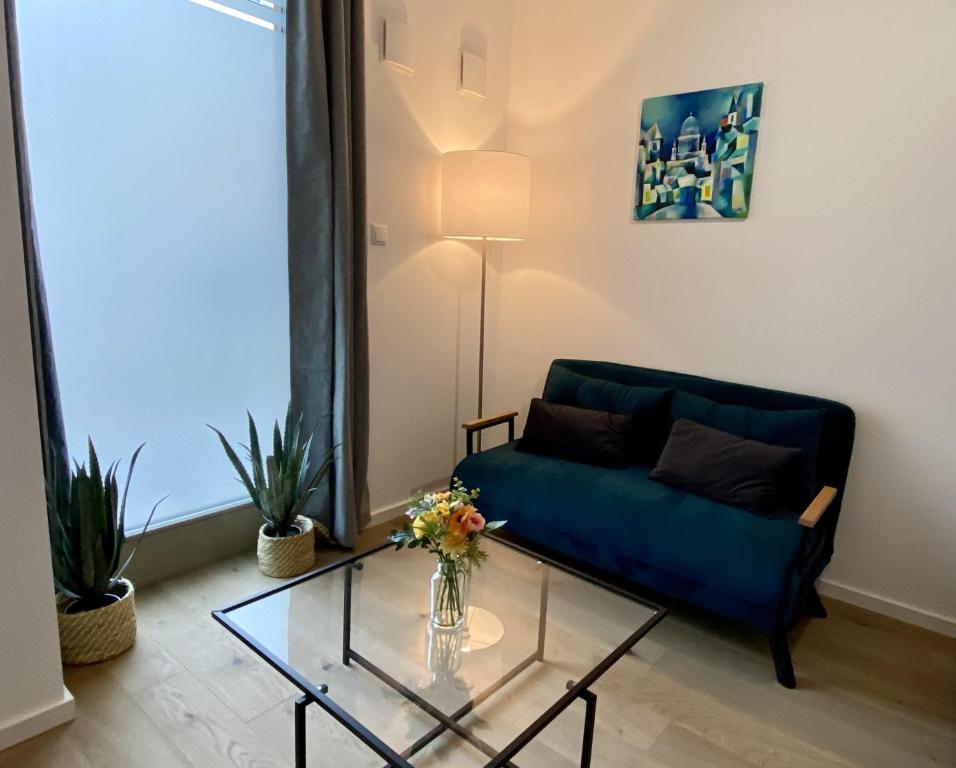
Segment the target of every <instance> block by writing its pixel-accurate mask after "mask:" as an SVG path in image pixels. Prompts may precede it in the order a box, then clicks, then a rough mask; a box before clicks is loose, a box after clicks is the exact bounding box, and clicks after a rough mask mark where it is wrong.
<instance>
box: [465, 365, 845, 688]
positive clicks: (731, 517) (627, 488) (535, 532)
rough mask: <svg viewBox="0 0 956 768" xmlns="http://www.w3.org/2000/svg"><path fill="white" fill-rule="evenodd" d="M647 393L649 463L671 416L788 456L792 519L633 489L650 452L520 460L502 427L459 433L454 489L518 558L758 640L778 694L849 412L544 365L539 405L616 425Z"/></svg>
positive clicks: (679, 381)
mask: <svg viewBox="0 0 956 768" xmlns="http://www.w3.org/2000/svg"><path fill="white" fill-rule="evenodd" d="M585 390H587V391H588V392H590V393H591V394H590V395H587V396H585V394H584V393H585ZM595 392H596V393H598V398H597V402H595V395H594V393H595ZM647 392H652V393H653V392H657V395H656V396H658V397H659V399H658V400H657V401H656V402H658V403H659V405H660V408H661V410H660V413H659V414H658V416H656V417H654V412H653V411H650V412H649V411H647V410H646V409H645V411H644V412H643V419H644V422H643V424H642V428H643V429H645V430H653V429H660V430H661V434H660V437H659V440H658V450H657V453H659V446H661V445H662V444H663V442H664V440H665V439H666V435H667V432H668V430H669V425H670V424H671V423H672V421H673V419H675V418H677V417H680V416H685V417H689V418H692V419H695V420H698V421H701V422H703V423H708V425H709V426H713V427H716V428H719V429H724V430H725V431H728V432H734V433H736V434H739V435H740V436H742V437H749V438H753V439H763V440H764V442H776V443H778V444H783V445H789V446H790V447H799V448H801V449H802V450H803V454H801V455H802V456H803V458H804V459H805V462H804V465H805V466H804V469H803V470H801V471H802V472H804V474H805V480H806V482H807V484H808V486H807V487H808V494H807V499H808V501H809V503H808V504H807V506H806V508H805V509H803V506H802V505H801V509H799V510H796V511H793V510H791V511H786V510H781V511H780V513H779V514H778V515H776V516H773V517H763V516H760V515H756V514H753V513H751V512H747V511H743V510H739V509H736V508H734V507H730V506H726V505H724V504H721V503H719V502H716V501H711V500H710V499H707V498H704V497H702V496H696V495H694V494H692V493H688V492H686V491H682V490H679V489H676V488H673V487H670V486H667V485H664V484H662V483H658V482H654V481H653V480H650V479H648V477H647V475H648V473H649V472H650V469H651V467H652V466H653V463H654V462H655V461H656V453H655V452H654V451H651V452H650V454H649V455H646V456H642V457H640V460H641V461H642V462H645V464H639V463H634V464H632V465H630V466H628V467H626V468H624V469H608V468H605V467H600V466H592V465H588V464H578V463H574V462H569V461H565V460H562V459H558V458H551V457H547V456H542V455H538V454H532V453H525V452H522V451H520V450H517V449H516V445H517V444H516V442H515V441H514V439H513V438H514V418H515V416H516V415H517V414H516V413H510V414H503V415H501V416H494V417H489V418H485V419H478V420H475V421H472V422H466V423H465V424H464V425H463V426H464V427H465V428H466V429H467V430H468V444H469V455H468V456H467V457H466V458H465V459H463V460H462V461H461V462H460V463H459V464H458V466H457V468H456V469H455V476H456V477H459V478H461V480H462V481H464V483H465V484H466V485H467V486H469V487H473V488H474V487H477V488H480V489H481V500H480V506H481V510H482V512H483V513H484V515H485V516H486V517H487V518H488V519H506V520H507V521H508V526H507V528H508V531H509V533H510V535H513V536H516V537H518V538H519V539H521V540H522V541H524V542H525V543H526V544H529V545H531V546H532V547H535V548H537V549H539V550H542V551H546V552H548V553H550V554H557V555H558V556H564V557H565V558H568V559H571V560H574V561H577V562H578V563H581V564H584V565H586V566H590V567H591V568H594V569H598V570H600V571H603V572H606V573H607V574H610V575H612V576H613V577H616V578H618V579H621V580H624V581H626V582H629V583H631V584H633V585H635V586H637V587H646V588H650V589H652V590H655V591H656V592H659V593H663V594H665V595H669V596H671V597H675V598H678V599H680V600H682V601H686V602H688V603H692V604H693V605H696V606H700V607H702V608H705V609H708V610H710V611H713V612H715V613H718V614H720V615H722V616H725V617H728V618H730V619H734V620H737V621H740V622H744V623H745V624H748V625H750V626H751V627H754V628H756V629H758V630H760V631H761V632H763V633H765V634H766V635H768V637H769V638H770V645H771V650H772V653H773V658H774V662H775V666H776V672H777V679H778V680H779V681H780V683H781V684H783V685H784V686H786V687H789V688H792V687H794V685H795V680H794V675H793V667H792V664H791V660H790V651H789V647H788V644H787V640H786V634H787V632H788V631H789V630H790V629H792V628H793V626H794V624H795V623H796V622H797V621H798V619H799V618H800V617H801V615H811V616H817V617H821V618H822V617H824V616H825V615H826V613H825V611H824V609H823V605H822V603H821V602H820V598H819V596H818V595H817V592H816V589H815V586H814V585H815V582H816V580H817V578H818V577H819V576H820V574H821V572H822V571H823V569H824V568H825V567H826V565H827V563H828V562H829V560H830V557H831V555H832V553H833V541H834V532H835V530H836V525H837V520H838V518H839V513H840V503H841V501H842V496H843V493H842V489H843V488H844V487H845V484H846V476H847V469H848V466H849V462H850V453H851V450H852V446H853V434H854V424H855V419H854V414H853V411H852V410H851V409H850V408H848V407H847V406H845V405H842V404H840V403H836V402H833V401H830V400H824V399H821V398H817V397H809V396H806V395H798V394H792V393H789V392H782V391H776V390H770V389H762V388H759V387H752V386H747V385H743V384H734V383H731V382H726V381H717V380H713V379H706V378H702V377H699V376H691V375H687V374H682V373H672V372H668V371H658V370H652V369H647V368H638V367H634V366H629V365H621V364H615V363H606V362H596V361H588V360H555V361H554V362H553V363H552V365H551V369H550V371H549V373H548V378H547V382H546V384H545V391H544V394H543V399H545V400H546V401H551V402H560V403H564V404H572V405H578V406H582V407H597V408H599V409H601V410H609V411H618V412H625V411H627V410H628V408H630V407H633V404H634V403H635V402H638V401H639V400H640V399H641V398H642V397H644V396H645V394H646V393H647ZM635 395H636V396H637V399H636V400H635ZM753 409H756V410H753ZM648 413H650V414H651V416H652V417H653V418H657V419H658V423H657V424H656V425H655V424H654V423H651V422H652V421H653V418H652V419H651V421H648V418H649V417H648ZM499 424H507V425H508V429H509V440H510V442H508V443H506V444H505V445H501V446H498V447H496V448H492V449H490V450H486V451H482V452H478V453H474V452H473V451H472V443H473V440H472V436H473V435H474V434H476V433H477V434H480V432H481V430H483V429H486V428H488V427H492V426H495V425H499ZM768 429H769V430H770V431H769V432H768V431H767V430H768ZM768 434H769V435H770V436H771V438H772V439H768V438H767V435H768ZM801 510H802V511H801ZM824 513H825V514H824Z"/></svg>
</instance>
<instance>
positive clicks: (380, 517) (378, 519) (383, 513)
mask: <svg viewBox="0 0 956 768" xmlns="http://www.w3.org/2000/svg"><path fill="white" fill-rule="evenodd" d="M421 490H422V492H425V493H427V492H429V491H447V490H448V478H447V477H445V478H439V479H438V480H433V481H432V482H430V483H426V484H425V487H424V488H422V489H421ZM413 498H414V496H409V497H408V498H407V499H402V500H401V501H399V502H396V503H395V504H388V505H387V506H384V507H379V508H378V509H376V510H374V511H373V512H372V518H371V522H369V525H378V524H379V523H385V522H388V521H389V520H391V519H392V518H393V517H398V516H399V515H401V514H402V513H404V512H405V510H406V509H408V504H409V502H410V501H411V500H412V499H413Z"/></svg>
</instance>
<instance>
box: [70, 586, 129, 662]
mask: <svg viewBox="0 0 956 768" xmlns="http://www.w3.org/2000/svg"><path fill="white" fill-rule="evenodd" d="M119 584H120V585H122V586H123V587H124V588H125V590H126V591H125V592H124V593H123V594H122V595H118V596H117V597H118V598H119V599H117V600H116V601H115V602H112V603H110V604H108V605H105V606H103V607H102V608H95V609H94V610H92V611H80V612H77V613H66V609H67V607H68V606H69V601H66V600H61V601H60V602H59V603H58V604H57V614H56V620H57V624H58V626H59V629H60V658H61V659H62V660H63V663H64V664H72V665H79V664H95V663H96V662H98V661H105V660H106V659H111V658H113V657H114V656H119V654H121V653H122V652H123V651H125V650H127V649H128V648H129V647H130V646H132V645H133V643H134V641H135V640H136V603H135V600H134V590H133V584H132V583H131V582H130V581H129V580H128V579H121V580H120V581H119Z"/></svg>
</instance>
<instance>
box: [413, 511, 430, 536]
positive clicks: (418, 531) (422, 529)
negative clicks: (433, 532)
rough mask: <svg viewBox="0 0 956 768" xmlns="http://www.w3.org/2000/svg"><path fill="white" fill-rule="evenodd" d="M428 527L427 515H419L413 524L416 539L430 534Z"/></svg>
mask: <svg viewBox="0 0 956 768" xmlns="http://www.w3.org/2000/svg"><path fill="white" fill-rule="evenodd" d="M427 526H428V521H427V520H426V519H425V515H419V516H418V517H416V518H415V522H414V523H412V532H413V533H414V534H415V538H416V539H420V538H422V537H423V536H424V535H425V534H426V533H427V532H428V529H427Z"/></svg>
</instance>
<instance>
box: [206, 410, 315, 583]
mask: <svg viewBox="0 0 956 768" xmlns="http://www.w3.org/2000/svg"><path fill="white" fill-rule="evenodd" d="M246 415H247V416H248V417H249V445H248V446H242V447H243V448H245V449H246V453H247V456H248V459H249V464H250V466H251V469H252V471H251V473H250V472H249V471H248V470H246V468H245V466H244V465H243V463H242V461H241V460H240V459H239V456H238V455H237V454H236V452H235V451H234V450H233V448H232V446H231V445H230V444H229V441H228V440H227V439H226V436H225V435H223V433H222V432H220V431H219V430H218V429H216V428H215V427H213V426H212V425H207V426H208V427H209V428H210V429H211V430H212V431H213V432H215V433H216V434H217V435H218V436H219V441H220V442H221V443H222V447H223V449H224V450H225V451H226V456H228V457H229V461H231V462H232V465H233V466H234V467H235V468H236V472H238V473H239V479H240V480H241V481H242V484H243V485H245V487H246V490H247V491H248V492H249V498H250V499H251V500H252V503H253V505H254V506H255V508H256V509H258V510H259V513H260V514H261V515H262V520H263V525H262V527H261V528H260V529H259V542H258V546H257V547H256V554H257V555H258V558H259V570H260V571H262V572H263V573H264V574H265V575H266V576H275V577H277V578H287V577H290V576H298V575H299V574H300V573H305V572H306V571H307V570H309V569H310V568H311V567H312V565H313V564H314V563H315V532H316V530H318V531H319V533H320V534H321V535H322V536H323V537H324V538H325V539H326V540H330V538H331V537H330V536H329V531H328V529H326V528H325V526H323V525H322V524H321V523H318V522H316V521H314V520H310V519H309V518H307V517H304V516H303V515H301V514H299V513H300V512H301V511H302V510H303V508H304V507H305V503H306V502H307V501H308V500H309V497H310V496H311V495H312V493H313V491H315V489H316V488H317V487H318V485H319V483H320V482H321V481H322V478H323V477H325V474H326V473H327V472H328V471H329V467H330V466H331V465H332V452H331V451H329V453H328V455H327V456H326V458H325V461H324V462H323V463H322V466H321V467H319V468H318V470H316V471H315V472H314V473H313V474H312V475H311V476H310V475H309V461H308V455H309V447H310V446H311V444H312V435H311V434H309V435H306V434H305V433H304V432H303V431H302V416H299V418H298V420H295V421H293V418H292V405H291V403H290V404H289V409H288V410H287V411H286V417H285V432H284V433H283V432H281V431H280V430H279V421H278V420H276V422H275V427H274V429H273V435H272V437H273V440H272V444H273V453H272V455H270V456H267V457H266V459H265V462H263V460H262V451H261V449H260V448H259V433H258V430H257V429H256V423H255V421H253V419H252V414H250V413H248V412H247V413H246Z"/></svg>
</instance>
